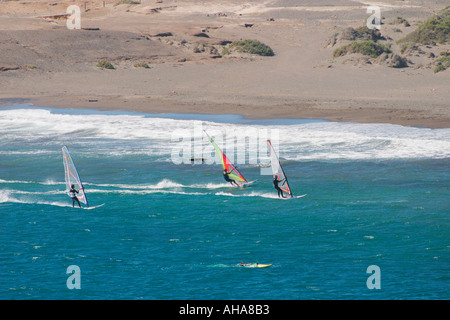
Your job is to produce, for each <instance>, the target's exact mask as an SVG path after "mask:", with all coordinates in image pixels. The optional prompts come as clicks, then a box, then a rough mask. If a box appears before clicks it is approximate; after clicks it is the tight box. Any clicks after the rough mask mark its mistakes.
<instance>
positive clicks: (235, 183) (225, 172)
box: [223, 169, 239, 187]
mask: <svg viewBox="0 0 450 320" xmlns="http://www.w3.org/2000/svg"><path fill="white" fill-rule="evenodd" d="M229 174H230V172H228V171H227V169H224V170H223V178H224V179H225V181H228V182H229V183H231V185H233V184H234V185H235V186H237V187H238V186H239V185H238V183H237V182H236V180H233V179H231V178H230V177H229V176H228V175H229Z"/></svg>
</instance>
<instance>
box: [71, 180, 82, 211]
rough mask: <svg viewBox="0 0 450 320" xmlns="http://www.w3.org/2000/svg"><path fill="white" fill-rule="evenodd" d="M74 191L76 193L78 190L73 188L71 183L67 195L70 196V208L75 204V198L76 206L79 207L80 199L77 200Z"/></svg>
mask: <svg viewBox="0 0 450 320" xmlns="http://www.w3.org/2000/svg"><path fill="white" fill-rule="evenodd" d="M76 193H78V190H77V189H75V186H74V185H72V186H71V187H70V190H69V196H70V197H71V198H72V208H73V207H74V205H75V200H76V201H77V202H78V206H79V207H80V208H81V205H80V201H79V200H78V198H77V196H76Z"/></svg>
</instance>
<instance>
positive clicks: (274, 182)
mask: <svg viewBox="0 0 450 320" xmlns="http://www.w3.org/2000/svg"><path fill="white" fill-rule="evenodd" d="M279 182H280V181H279V180H278V178H277V177H275V178H274V179H273V186H274V188H275V189H277V191H278V197H280V196H281V197H283V198H286V197H285V196H284V194H283V190H281V189H280V187H279V186H278V183H279Z"/></svg>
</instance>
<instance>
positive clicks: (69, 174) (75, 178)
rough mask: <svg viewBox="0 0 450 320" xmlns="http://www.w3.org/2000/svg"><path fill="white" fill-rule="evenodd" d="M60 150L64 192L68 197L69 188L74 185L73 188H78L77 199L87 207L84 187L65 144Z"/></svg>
mask: <svg viewBox="0 0 450 320" xmlns="http://www.w3.org/2000/svg"><path fill="white" fill-rule="evenodd" d="M62 152H63V162H64V173H65V179H66V193H67V195H68V196H69V197H70V194H69V190H70V189H71V186H72V185H74V187H75V189H76V190H78V193H76V197H77V199H78V200H79V201H80V202H83V203H84V204H85V205H86V207H89V205H88V201H87V197H86V194H85V193H84V187H83V184H82V183H81V179H80V176H79V175H78V172H77V168H76V167H75V164H74V163H73V160H72V156H71V155H70V153H69V150H68V149H67V147H66V146H64V147H63V148H62Z"/></svg>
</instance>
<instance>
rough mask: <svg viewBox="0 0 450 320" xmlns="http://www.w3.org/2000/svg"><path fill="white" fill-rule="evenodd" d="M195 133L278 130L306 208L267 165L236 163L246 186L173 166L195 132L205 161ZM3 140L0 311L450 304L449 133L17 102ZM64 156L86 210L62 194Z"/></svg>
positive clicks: (2, 121) (7, 111)
mask: <svg viewBox="0 0 450 320" xmlns="http://www.w3.org/2000/svg"><path fill="white" fill-rule="evenodd" d="M199 125H201V126H202V128H203V129H206V130H208V133H210V132H212V133H214V132H215V133H216V136H218V137H219V136H220V133H221V132H223V133H224V135H223V137H222V138H223V139H222V140H221V142H223V143H224V144H225V143H228V142H229V141H230V139H232V136H231V135H229V136H228V135H226V134H227V133H230V132H231V131H229V130H235V132H244V131H245V130H247V129H252V130H253V131H250V132H253V133H255V132H256V133H257V135H258V137H257V138H258V139H261V140H263V136H262V133H264V132H269V133H273V132H275V130H278V136H277V137H278V141H279V149H278V150H279V155H280V158H281V159H282V164H283V166H284V169H285V172H286V174H287V176H288V178H289V182H290V184H291V188H292V189H293V191H294V193H295V194H297V195H300V194H307V196H305V197H303V198H300V199H294V200H287V201H286V200H282V199H278V198H277V196H276V192H275V190H274V189H273V187H272V183H271V176H268V175H261V170H262V169H264V168H265V167H266V163H265V162H264V161H263V160H264V156H261V155H260V158H258V162H257V163H251V161H250V160H249V159H248V158H247V159H246V163H243V164H240V165H239V169H240V171H241V172H242V173H243V174H244V176H246V177H247V179H248V180H254V179H257V182H256V183H255V184H253V185H252V186H249V187H247V188H232V187H230V186H229V185H228V184H227V183H226V182H225V181H224V180H223V178H222V176H221V167H220V165H219V164H217V163H212V164H209V163H206V164H191V163H181V164H177V163H175V162H176V161H174V158H177V157H178V158H177V159H178V160H179V159H180V158H179V156H180V154H181V153H180V152H178V151H179V150H185V149H180V146H185V145H186V144H185V143H186V142H187V139H186V137H189V134H191V133H192V137H193V140H192V141H195V139H203V140H201V141H202V142H201V145H202V150H203V151H202V153H203V156H205V153H204V152H205V151H206V158H207V160H212V159H213V158H214V150H213V149H212V147H211V146H210V145H209V142H208V140H206V136H204V135H203V134H202V131H201V130H200V131H199V130H197V129H196V127H195V126H197V127H198V126H199ZM227 130H228V131H227ZM180 132H181V133H183V134H181V136H182V137H184V138H185V139H184V140H183V139H180V138H179V135H177V134H179V133H180ZM0 135H1V139H0V299H171V300H172V299H275V300H277V299H289V300H293V299H449V298H450V255H449V251H450V242H449V236H450V222H449V216H448V215H449V209H450V205H449V203H450V202H449V195H450V193H449V186H450V129H434V130H432V129H427V128H411V127H403V126H398V125H390V124H354V123H334V122H327V121H301V120H282V119H281V120H269V121H250V120H245V119H241V118H239V117H236V116H205V115H195V116H192V115H191V116H188V115H150V114H138V113H124V112H99V111H92V110H85V111H74V110H58V109H48V108H30V107H29V106H28V105H15V106H13V107H9V108H2V109H0ZM271 137H272V136H271ZM219 138H220V137H219ZM253 138H254V137H253ZM273 138H276V137H275V136H273V137H272V139H273ZM219 140H220V139H219ZM197 141H198V140H197ZM249 141H250V140H249ZM252 141H254V140H252ZM258 141H259V140H258ZM263 142H265V141H263ZM63 145H67V147H68V148H69V150H70V152H71V154H72V157H73V160H74V162H75V164H76V166H77V168H78V171H79V174H80V176H81V179H82V180H83V182H84V184H85V189H86V194H87V196H88V199H89V202H90V206H91V207H94V208H93V209H91V210H85V209H78V208H72V201H71V199H70V198H69V197H68V196H67V195H66V194H65V192H64V190H65V185H64V168H63V164H62V152H61V148H62V146H63ZM230 145H231V143H230ZM236 145H237V149H236V153H238V151H237V150H238V149H240V150H242V149H245V146H244V148H241V147H242V145H239V143H238V142H237V143H236ZM174 150H175V151H176V150H178V151H177V152H174ZM183 155H184V154H183ZM102 204H104V205H102ZM99 205H102V206H99ZM240 261H244V262H259V263H268V264H272V266H271V267H269V268H263V269H260V268H242V267H239V266H237V264H238V263H239V262H240ZM72 265H76V266H78V267H79V268H80V274H81V277H80V280H81V281H80V283H81V289H72V290H70V289H68V287H67V285H66V281H67V279H68V277H69V276H70V274H67V268H68V267H69V266H72ZM372 265H376V266H378V267H379V270H380V273H379V275H380V278H379V280H380V282H379V283H380V285H381V288H380V289H372V290H370V289H369V288H368V286H367V280H368V278H369V276H371V274H370V273H367V269H368V267H369V266H372Z"/></svg>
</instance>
